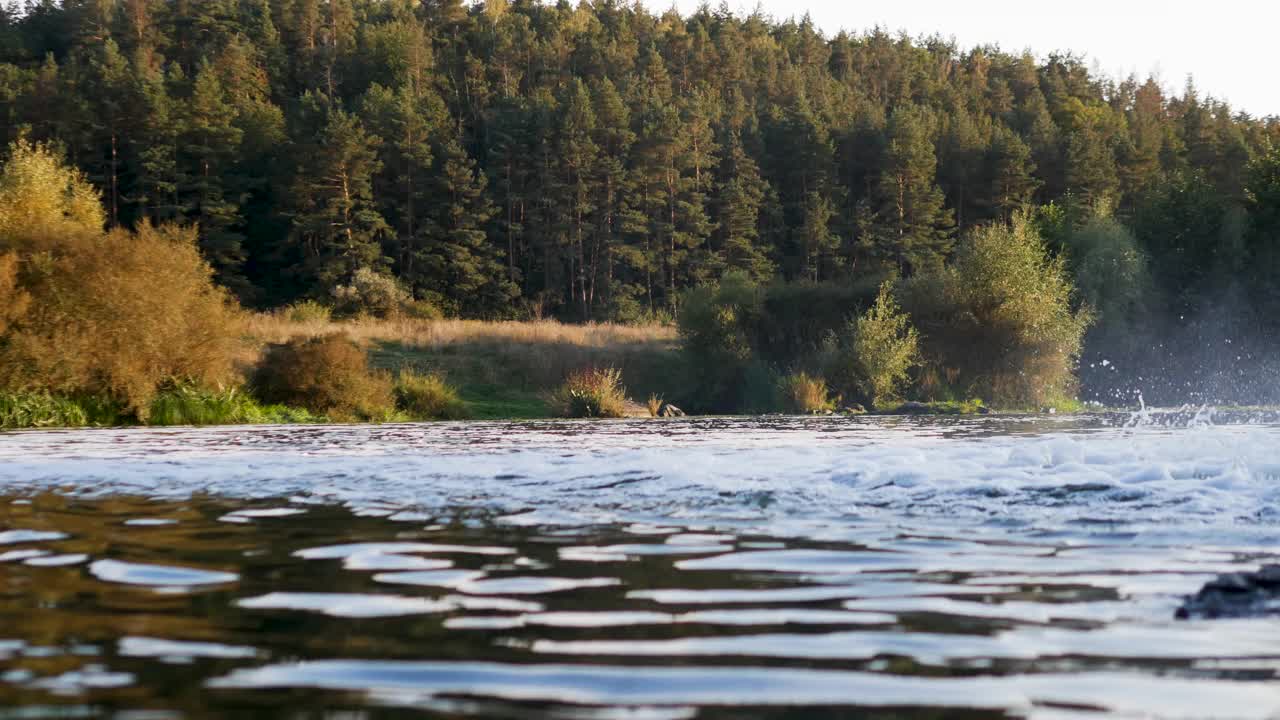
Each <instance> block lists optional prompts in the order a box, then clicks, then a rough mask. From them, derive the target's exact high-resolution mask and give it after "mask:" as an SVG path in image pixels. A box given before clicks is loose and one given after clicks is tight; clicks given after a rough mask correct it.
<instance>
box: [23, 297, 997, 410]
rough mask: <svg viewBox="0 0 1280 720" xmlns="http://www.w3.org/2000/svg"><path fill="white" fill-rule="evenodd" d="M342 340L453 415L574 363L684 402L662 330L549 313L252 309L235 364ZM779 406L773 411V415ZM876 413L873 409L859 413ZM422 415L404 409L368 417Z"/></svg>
mask: <svg viewBox="0 0 1280 720" xmlns="http://www.w3.org/2000/svg"><path fill="white" fill-rule="evenodd" d="M335 335H338V336H344V337H347V338H350V339H351V340H352V341H354V342H355V343H357V344H358V345H359V347H360V348H361V349H362V350H363V351H364V352H365V353H366V354H367V357H368V362H369V366H370V368H372V369H373V371H374V372H375V373H381V374H384V375H386V376H389V377H400V376H404V375H406V374H413V375H415V376H419V377H433V378H439V379H440V380H441V381H442V384H443V385H445V386H446V387H448V388H450V389H451V390H452V391H453V392H454V393H456V397H457V399H458V400H459V401H460V406H459V407H460V410H455V411H453V413H451V415H452V418H453V419H458V418H464V417H465V418H471V419H476V420H538V419H551V418H554V417H557V416H559V415H560V413H559V412H558V410H557V408H556V407H554V405H553V403H552V401H551V399H552V394H553V393H554V391H555V390H556V388H557V387H558V386H560V384H561V383H563V382H564V379H565V377H566V376H567V375H569V374H570V373H571V372H573V371H575V370H579V369H582V368H616V369H617V370H618V371H620V373H621V377H622V385H623V387H624V389H625V396H626V399H627V402H626V411H625V414H626V415H627V416H629V417H647V416H649V415H650V414H651V413H650V407H649V406H650V402H649V401H656V402H658V403H659V404H660V403H662V402H664V401H669V402H670V403H672V404H675V405H683V404H685V403H686V399H685V397H684V396H686V395H688V394H689V392H690V389H689V385H688V383H689V378H688V372H687V369H686V367H685V363H684V360H683V359H682V357H681V353H680V344H679V336H678V333H677V331H676V329H675V328H674V327H671V326H669V325H658V324H652V325H617V324H590V325H567V324H564V323H560V322H557V321H554V320H535V321H526V322H482V321H473V320H414V319H390V320H382V319H372V318H359V319H350V320H332V319H291V318H289V317H288V316H287V314H286V313H283V312H277V313H259V314H255V315H252V316H250V317H249V318H248V320H247V322H246V323H245V346H246V349H245V358H246V360H245V362H246V363H248V364H253V363H258V362H260V360H261V358H262V356H263V354H264V352H265V351H266V349H267V348H269V347H272V346H277V345H280V344H282V343H285V342H288V341H290V340H297V339H299V338H302V339H311V338H323V337H330V336H335ZM781 409H782V408H780V407H779V408H776V409H775V411H777V410H781ZM827 412H830V413H831V414H841V413H844V414H861V413H863V412H865V410H864V409H862V408H861V407H860V406H857V405H850V406H847V407H846V406H844V405H840V406H834V407H832V408H831V409H830V410H829V411H827ZM986 412H988V410H987V408H986V407H985V406H983V405H982V403H980V402H977V401H969V402H935V403H918V402H908V403H903V404H894V405H892V406H890V407H887V408H884V409H883V410H882V411H881V412H880V413H878V414H891V415H892V414H900V415H919V414H934V415H969V414H979V413H986ZM871 414H877V413H871ZM428 419H433V418H431V417H425V416H423V415H422V414H415V413H413V412H411V411H406V410H404V409H397V410H394V411H388V412H386V413H385V414H383V415H381V416H379V417H377V418H374V420H375V421H379V422H411V421H418V420H428ZM331 420H333V419H332V418H329V417H326V416H325V415H323V414H318V413H315V412H311V411H308V410H306V409H303V408H299V407H291V406H289V405H285V404H269V403H264V402H262V401H261V400H260V399H258V398H256V397H255V396H254V394H253V393H252V392H251V391H250V390H249V389H248V388H245V387H230V388H225V389H220V390H207V389H197V388H192V387H184V386H175V387H171V388H169V389H166V390H164V391H162V392H161V393H159V394H158V395H157V396H156V398H155V399H154V401H153V402H152V404H151V411H150V412H149V413H148V417H147V420H146V422H145V423H143V422H140V421H138V419H137V418H136V416H134V415H132V414H130V413H128V412H126V411H125V410H124V409H123V408H121V407H119V406H118V405H113V404H112V403H109V402H105V401H103V400H101V399H98V398H93V397H59V396H56V395H51V394H49V393H43V392H36V393H5V394H0V428H3V429H21V428H53V427H94V426H100V427H110V426H126V425H142V424H145V425H151V426H176V425H237V424H295V423H325V422H330V421H331Z"/></svg>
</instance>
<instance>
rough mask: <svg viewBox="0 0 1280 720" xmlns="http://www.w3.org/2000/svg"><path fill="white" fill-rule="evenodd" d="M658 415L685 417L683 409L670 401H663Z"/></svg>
mask: <svg viewBox="0 0 1280 720" xmlns="http://www.w3.org/2000/svg"><path fill="white" fill-rule="evenodd" d="M658 417H664V418H682V417H687V414H686V413H685V411H683V410H681V409H680V408H678V407H676V406H675V405H672V404H671V403H663V405H662V409H661V410H659V411H658Z"/></svg>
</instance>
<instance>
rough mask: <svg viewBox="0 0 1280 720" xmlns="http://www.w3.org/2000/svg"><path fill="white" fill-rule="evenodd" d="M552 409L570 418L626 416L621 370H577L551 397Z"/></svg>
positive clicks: (624, 391)
mask: <svg viewBox="0 0 1280 720" xmlns="http://www.w3.org/2000/svg"><path fill="white" fill-rule="evenodd" d="M552 406H553V407H554V408H555V409H556V411H557V412H558V413H559V414H560V415H561V417H567V418H620V417H623V416H624V415H625V414H626V390H624V389H623V387H622V371H621V370H617V369H615V368H590V369H586V370H576V371H574V372H572V373H570V374H569V377H568V378H566V379H565V382H564V385H561V386H560V388H559V389H558V390H556V391H555V393H554V394H553V395H552Z"/></svg>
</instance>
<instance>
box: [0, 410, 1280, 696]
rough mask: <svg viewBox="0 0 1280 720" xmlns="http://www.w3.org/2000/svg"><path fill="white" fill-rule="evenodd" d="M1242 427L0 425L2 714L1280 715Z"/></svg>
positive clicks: (957, 422) (1259, 468) (1279, 653)
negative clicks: (1211, 586) (1211, 599)
mask: <svg viewBox="0 0 1280 720" xmlns="http://www.w3.org/2000/svg"><path fill="white" fill-rule="evenodd" d="M1162 420H1163V422H1162ZM1242 420H1243V421H1248V420H1255V422H1241V421H1242ZM1256 420H1258V419H1257V418H1248V417H1243V418H1242V417H1228V416H1217V417H1215V416H1213V415H1212V414H1210V413H1186V414H1183V415H1180V416H1177V417H1173V416H1159V415H1155V416H1150V417H1146V418H1139V419H1137V420H1136V421H1135V420H1134V419H1131V418H1129V417H1127V416H1125V417H1117V416H1112V417H1091V418H1021V417H1010V418H1004V417H995V418H981V419H945V420H939V419H914V420H913V419H855V420H848V419H839V418H833V419H814V420H799V419H755V420H690V421H683V422H617V423H595V424H592V423H572V422H565V423H550V422H546V423H524V424H501V423H478V424H477V423H473V424H440V425H424V426H419V425H405V426H381V427H367V426H366V427H323V428H312V427H283V428H282V427H272V428H229V429H170V430H106V431H75V432H26V433H11V434H3V435H0V706H3V707H8V708H10V709H9V710H4V709H3V707H0V718H8V717H23V718H26V717H114V718H133V719H135V720H137V719H142V718H179V717H189V718H204V717H264V718H265V717H289V718H339V717H341V718H399V717H455V716H479V717H549V718H693V717H699V718H728V717H735V718H736V717H769V718H774V717H795V718H802V717H803V718H810V717H848V716H850V715H859V716H883V717H937V716H939V715H946V716H954V717H1028V716H1031V717H1106V716H1109V715H1111V716H1117V717H1135V716H1138V717H1149V716H1157V717H1204V716H1207V715H1213V716H1217V717H1273V716H1276V715H1277V713H1280V683H1277V682H1276V673H1277V670H1280V623H1277V622H1275V621H1274V620H1229V621H1192V622H1185V621H1175V620H1174V619H1173V613H1174V610H1175V608H1176V607H1177V605H1178V603H1179V602H1180V600H1181V597H1182V596H1184V595H1186V594H1189V593H1193V592H1194V591H1195V590H1196V589H1197V588H1198V587H1199V586H1200V585H1201V584H1202V583H1203V582H1205V581H1206V580H1208V579H1210V578H1212V577H1213V576H1214V575H1215V574H1216V573H1220V572H1228V571H1235V570H1251V569H1256V568H1257V566H1258V565H1260V564H1261V563H1264V562H1268V561H1277V558H1278V556H1280V542H1277V541H1278V540H1280V483H1278V482H1277V481H1278V480H1280V426H1278V425H1275V424H1271V423H1268V422H1261V421H1256ZM1264 420H1265V419H1264Z"/></svg>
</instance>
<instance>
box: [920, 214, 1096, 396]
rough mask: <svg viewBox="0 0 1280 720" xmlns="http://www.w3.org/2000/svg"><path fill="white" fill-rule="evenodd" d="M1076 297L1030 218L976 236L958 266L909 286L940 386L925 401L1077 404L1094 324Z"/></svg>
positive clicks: (926, 354) (1060, 263)
mask: <svg viewBox="0 0 1280 720" xmlns="http://www.w3.org/2000/svg"><path fill="white" fill-rule="evenodd" d="M1072 293H1073V287H1072V284H1071V280H1070V279H1069V276H1068V274H1067V271H1066V267H1065V263H1064V260H1063V258H1061V257H1056V258H1055V257H1050V255H1049V253H1048V251H1047V249H1046V247H1045V243H1044V240H1043V239H1042V238H1041V237H1040V233H1039V231H1038V230H1037V228H1036V226H1035V224H1034V223H1033V222H1031V220H1030V218H1029V217H1027V216H1026V215H1018V216H1016V217H1015V218H1014V219H1013V220H1012V222H1010V223H1008V224H994V225H988V226H985V227H980V228H978V229H976V230H974V231H973V232H972V233H970V234H969V236H968V238H967V239H966V241H965V242H964V243H962V244H961V246H960V248H959V251H958V253H957V255H956V258H955V261H954V262H953V263H952V264H951V265H950V266H948V267H947V268H945V269H943V270H940V271H937V272H934V273H930V274H927V275H919V276H916V277H915V278H912V279H911V281H909V282H908V283H907V284H906V294H905V297H906V303H905V304H906V306H907V309H908V311H909V312H910V314H911V317H912V319H913V321H914V322H915V323H916V325H917V326H918V327H919V328H920V330H921V334H922V338H923V342H922V345H923V351H924V357H925V362H926V364H927V366H928V367H927V368H926V369H927V371H928V372H926V374H925V376H926V377H927V378H929V379H930V380H931V383H932V384H933V386H932V387H928V386H927V387H924V388H922V389H923V390H924V392H925V394H927V395H943V396H944V397H939V398H937V399H951V398H952V397H957V396H958V397H964V396H970V395H972V396H977V397H980V398H983V399H984V400H987V401H988V402H991V403H994V404H996V405H997V406H1001V407H1020V408H1041V407H1044V406H1045V405H1051V404H1054V403H1057V402H1061V401H1063V400H1065V399H1067V398H1071V397H1074V394H1075V390H1076V387H1075V386H1076V379H1075V374H1074V373H1075V365H1076V360H1077V358H1078V356H1079V354H1080V347H1081V342H1082V340H1083V337H1084V332H1085V330H1086V329H1087V328H1088V327H1089V323H1090V321H1091V316H1090V312H1089V310H1088V309H1087V308H1084V309H1081V310H1073V309H1072V303H1071V298H1072ZM945 396H951V397H945Z"/></svg>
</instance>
